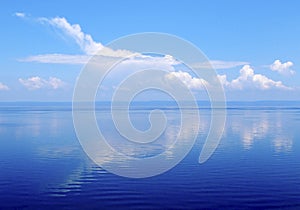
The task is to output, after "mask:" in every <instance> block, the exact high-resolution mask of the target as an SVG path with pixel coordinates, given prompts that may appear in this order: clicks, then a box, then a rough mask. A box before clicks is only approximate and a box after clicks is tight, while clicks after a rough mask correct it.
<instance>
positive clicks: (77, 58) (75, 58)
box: [18, 54, 91, 64]
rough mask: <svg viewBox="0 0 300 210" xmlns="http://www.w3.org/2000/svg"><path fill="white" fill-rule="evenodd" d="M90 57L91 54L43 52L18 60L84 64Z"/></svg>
mask: <svg viewBox="0 0 300 210" xmlns="http://www.w3.org/2000/svg"><path fill="white" fill-rule="evenodd" d="M90 57H91V56H88V55H66V54H44V55H34V56H29V57H26V58H22V59H19V60H18V61H21V62H37V63H55V64H85V63H87V62H88V60H89V59H90Z"/></svg>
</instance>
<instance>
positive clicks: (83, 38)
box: [38, 17, 132, 57]
mask: <svg viewBox="0 0 300 210" xmlns="http://www.w3.org/2000/svg"><path fill="white" fill-rule="evenodd" d="M38 20H39V21H40V22H41V23H48V24H49V25H51V26H53V27H54V28H57V29H59V30H61V31H62V32H63V33H64V34H65V35H66V36H69V37H70V38H72V39H73V40H74V41H75V42H76V43H77V45H78V46H79V47H80V49H81V50H82V51H83V52H84V53H85V54H87V55H94V54H98V55H103V56H110V57H127V56H128V55H131V54H132V52H130V51H128V50H113V49H110V48H107V47H105V46H103V45H102V44H101V43H100V42H96V41H94V40H93V38H92V36H91V35H90V34H86V33H84V32H83V31H82V29H81V27H80V25H79V24H70V23H69V22H68V21H67V19H66V18H64V17H55V18H38ZM99 50H101V51H99Z"/></svg>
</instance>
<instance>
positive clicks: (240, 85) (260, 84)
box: [168, 65, 293, 90]
mask: <svg viewBox="0 0 300 210" xmlns="http://www.w3.org/2000/svg"><path fill="white" fill-rule="evenodd" d="M173 77H177V78H179V79H180V80H181V81H182V82H183V83H184V84H185V85H186V86H187V87H188V88H191V89H203V87H204V86H203V85H205V86H207V85H209V83H208V82H207V81H205V80H204V79H201V78H195V77H192V76H191V75H190V74H189V73H188V72H182V71H179V72H171V73H169V74H168V78H169V79H172V78H173ZM217 77H218V79H219V81H220V83H221V84H222V85H223V87H226V88H228V89H233V90H244V89H259V90H269V89H282V90H292V89H293V88H291V87H287V86H285V85H284V84H283V83H282V82H281V81H274V80H272V79H269V78H268V77H266V76H265V75H262V74H255V73H254V70H253V69H252V68H251V67H250V66H249V65H245V66H243V68H242V69H241V70H240V75H239V76H238V77H237V78H236V79H233V80H232V81H228V80H227V76H226V75H217Z"/></svg>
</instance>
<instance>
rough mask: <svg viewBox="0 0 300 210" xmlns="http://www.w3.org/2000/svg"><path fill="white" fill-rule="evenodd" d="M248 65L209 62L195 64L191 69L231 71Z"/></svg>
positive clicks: (217, 61) (236, 62)
mask: <svg viewBox="0 0 300 210" xmlns="http://www.w3.org/2000/svg"><path fill="white" fill-rule="evenodd" d="M247 64H249V63H248V62H245V61H221V60H211V61H209V62H202V63H195V64H194V65H192V67H193V68H211V67H213V68H214V69H231V68H234V67H238V66H243V65H247Z"/></svg>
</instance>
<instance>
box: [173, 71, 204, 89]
mask: <svg viewBox="0 0 300 210" xmlns="http://www.w3.org/2000/svg"><path fill="white" fill-rule="evenodd" d="M174 78H178V79H180V80H181V81H182V82H183V83H184V84H185V85H186V86H187V87H188V88H189V89H194V90H199V89H204V88H205V86H206V85H208V83H207V81H205V80H204V79H201V78H196V77H192V76H191V75H190V74H189V73H188V72H183V71H178V72H170V73H169V74H167V79H169V80H172V79H174Z"/></svg>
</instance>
